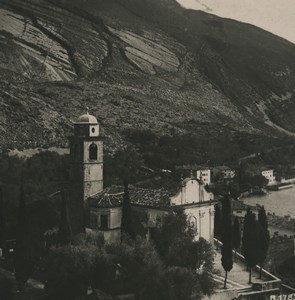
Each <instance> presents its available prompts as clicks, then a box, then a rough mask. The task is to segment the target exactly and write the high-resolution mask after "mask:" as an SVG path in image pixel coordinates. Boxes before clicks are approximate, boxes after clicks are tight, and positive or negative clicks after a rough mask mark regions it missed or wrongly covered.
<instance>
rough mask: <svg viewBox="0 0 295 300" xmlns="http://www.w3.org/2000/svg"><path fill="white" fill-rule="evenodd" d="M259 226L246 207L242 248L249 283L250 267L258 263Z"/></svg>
mask: <svg viewBox="0 0 295 300" xmlns="http://www.w3.org/2000/svg"><path fill="white" fill-rule="evenodd" d="M258 245H259V227H258V222H257V220H256V217H255V215H254V214H253V213H252V212H251V211H250V209H248V211H247V213H246V216H245V220H244V230H243V238H242V249H243V254H244V256H245V259H246V262H247V267H248V269H249V283H251V275H252V268H253V267H254V266H255V265H256V264H257V263H258V261H259V255H258V251H257V246H258Z"/></svg>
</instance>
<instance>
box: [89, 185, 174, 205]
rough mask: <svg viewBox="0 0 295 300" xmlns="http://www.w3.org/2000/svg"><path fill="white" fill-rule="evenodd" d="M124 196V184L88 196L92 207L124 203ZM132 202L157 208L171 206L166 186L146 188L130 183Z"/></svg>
mask: <svg viewBox="0 0 295 300" xmlns="http://www.w3.org/2000/svg"><path fill="white" fill-rule="evenodd" d="M123 197H124V187H123V186H110V187H107V188H105V189H104V190H103V191H102V192H100V193H98V194H96V195H93V196H91V197H89V198H88V204H89V206H90V207H115V206H120V205H121V204H122V201H123ZM129 197H130V202H131V203H132V204H136V205H142V206H150V207H155V208H167V207H169V206H170V194H169V192H168V191H167V190H165V189H164V188H161V189H146V188H138V187H134V186H132V185H129Z"/></svg>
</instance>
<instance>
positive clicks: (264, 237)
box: [258, 206, 270, 278]
mask: <svg viewBox="0 0 295 300" xmlns="http://www.w3.org/2000/svg"><path fill="white" fill-rule="evenodd" d="M258 223H259V245H258V246H259V251H258V253H259V265H260V274H259V276H260V278H261V275H262V266H263V264H264V261H265V259H266V256H267V251H268V247H269V240H270V237H269V231H268V223H267V217H266V213H265V209H264V206H262V207H260V209H259V212H258Z"/></svg>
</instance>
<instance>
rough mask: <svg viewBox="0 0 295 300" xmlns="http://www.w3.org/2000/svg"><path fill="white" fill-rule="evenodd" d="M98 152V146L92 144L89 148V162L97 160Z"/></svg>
mask: <svg viewBox="0 0 295 300" xmlns="http://www.w3.org/2000/svg"><path fill="white" fill-rule="evenodd" d="M97 152H98V149H97V145H96V144H94V143H92V144H91V145H90V146H89V160H97Z"/></svg>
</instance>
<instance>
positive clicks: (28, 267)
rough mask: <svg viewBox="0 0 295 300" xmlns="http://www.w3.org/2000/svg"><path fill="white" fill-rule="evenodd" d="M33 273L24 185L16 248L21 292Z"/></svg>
mask: <svg viewBox="0 0 295 300" xmlns="http://www.w3.org/2000/svg"><path fill="white" fill-rule="evenodd" d="M32 271H33V259H32V249H31V241H30V232H29V228H28V222H27V218H26V201H25V194H24V188H23V185H21V188H20V199H19V215H18V225H17V237H16V247H15V277H16V280H17V282H18V287H19V290H21V291H22V290H24V287H25V283H26V282H27V280H28V279H29V276H30V275H31V274H32Z"/></svg>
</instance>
